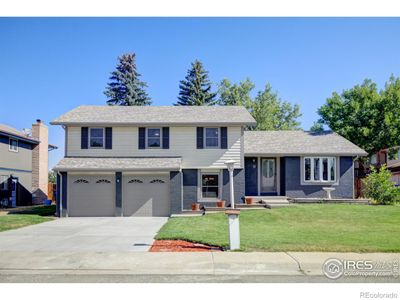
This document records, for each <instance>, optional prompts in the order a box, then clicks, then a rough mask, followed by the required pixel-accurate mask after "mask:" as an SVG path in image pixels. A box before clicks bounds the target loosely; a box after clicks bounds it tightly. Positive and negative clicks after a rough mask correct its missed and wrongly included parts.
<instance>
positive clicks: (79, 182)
mask: <svg viewBox="0 0 400 300" xmlns="http://www.w3.org/2000/svg"><path fill="white" fill-rule="evenodd" d="M74 183H77V184H82V183H83V184H85V183H89V181H87V180H86V179H82V178H80V179H77V180H75V181H74Z"/></svg>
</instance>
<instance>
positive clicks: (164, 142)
mask: <svg viewBox="0 0 400 300" xmlns="http://www.w3.org/2000/svg"><path fill="white" fill-rule="evenodd" d="M162 148H163V149H169V127H163V128H162Z"/></svg>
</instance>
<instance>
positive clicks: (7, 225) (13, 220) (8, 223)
mask: <svg viewBox="0 0 400 300" xmlns="http://www.w3.org/2000/svg"><path fill="white" fill-rule="evenodd" d="M54 213H55V205H52V206H35V207H32V208H31V209H27V210H24V211H20V212H16V213H12V214H8V215H4V216H0V231H5V230H10V229H16V228H20V227H24V226H28V225H33V224H39V223H42V222H46V221H51V220H54V217H52V216H53V215H54Z"/></svg>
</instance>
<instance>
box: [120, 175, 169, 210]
mask: <svg viewBox="0 0 400 300" xmlns="http://www.w3.org/2000/svg"><path fill="white" fill-rule="evenodd" d="M122 198H123V199H122V203H123V211H124V216H136V217H165V216H169V215H170V200H169V176H168V175H125V176H124V178H123V186H122Z"/></svg>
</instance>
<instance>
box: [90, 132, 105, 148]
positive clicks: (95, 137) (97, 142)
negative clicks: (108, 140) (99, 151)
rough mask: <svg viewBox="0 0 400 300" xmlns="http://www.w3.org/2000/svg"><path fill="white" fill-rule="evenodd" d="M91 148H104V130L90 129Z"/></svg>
mask: <svg viewBox="0 0 400 300" xmlns="http://www.w3.org/2000/svg"><path fill="white" fill-rule="evenodd" d="M89 140H90V148H104V128H90V130H89Z"/></svg>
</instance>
